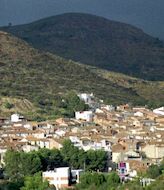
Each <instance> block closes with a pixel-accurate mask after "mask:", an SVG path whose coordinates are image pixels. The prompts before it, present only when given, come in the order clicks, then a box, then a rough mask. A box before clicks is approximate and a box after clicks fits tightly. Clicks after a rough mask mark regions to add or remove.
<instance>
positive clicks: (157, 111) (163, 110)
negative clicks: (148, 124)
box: [153, 106, 164, 115]
mask: <svg viewBox="0 0 164 190" xmlns="http://www.w3.org/2000/svg"><path fill="white" fill-rule="evenodd" d="M153 112H154V113H155V114H157V115H164V106H163V107H160V108H157V109H155V110H153Z"/></svg>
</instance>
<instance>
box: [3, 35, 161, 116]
mask: <svg viewBox="0 0 164 190" xmlns="http://www.w3.org/2000/svg"><path fill="white" fill-rule="evenodd" d="M97 72H98V73H99V74H97ZM105 72H106V71H103V72H102V73H101V70H96V71H95V70H93V69H91V68H90V67H86V66H84V65H81V64H79V63H75V62H72V61H66V60H64V59H62V58H60V57H57V56H55V55H52V54H50V53H43V52H40V51H38V50H36V49H34V48H32V47H31V46H29V45H28V44H27V43H26V42H24V41H22V40H20V39H18V38H16V37H13V36H12V35H9V34H7V33H4V32H0V76H1V80H0V86H1V88H0V95H1V97H4V96H6V97H15V98H18V99H20V98H21V99H24V98H26V99H28V100H29V101H30V102H33V106H31V107H29V110H28V112H37V113H38V114H43V115H48V114H50V115H53V114H55V112H54V110H55V109H56V108H55V107H54V105H55V101H56V99H57V98H58V97H59V96H61V95H62V94H64V93H65V92H67V91H69V90H72V89H73V90H76V91H78V92H93V93H95V94H96V96H98V97H100V98H103V99H106V100H107V101H108V102H110V103H115V104H120V103H125V102H132V103H141V102H142V103H146V101H145V99H146V98H147V97H145V96H144V95H139V93H138V91H136V89H135V88H133V85H131V87H130V88H127V85H126V82H127V81H128V80H129V77H126V76H124V77H125V80H124V85H123V83H122V82H121V81H120V80H121V77H120V76H122V75H119V74H118V76H119V78H120V79H119V81H120V82H119V81H117V74H116V75H115V74H113V73H110V72H107V73H106V74H105ZM110 75H113V76H112V77H110ZM106 76H108V77H106ZM132 80H136V83H138V84H140V80H137V79H132ZM144 83H146V85H147V86H148V89H149V82H144V81H143V85H144ZM155 84H156V86H157V87H158V86H159V85H158V83H155ZM144 87H145V86H144ZM141 90H142V89H141ZM140 94H141V93H140ZM143 94H144V93H143ZM158 96H159V97H160V98H161V99H162V101H163V97H162V94H161V91H159V93H158ZM148 99H149V101H151V100H152V98H151V97H150V98H148ZM40 100H47V101H48V102H49V105H48V106H45V107H42V109H43V110H44V112H42V111H41V110H40V108H39V107H38V102H39V101H40ZM11 102H12V101H11ZM155 102H156V103H157V104H160V103H161V102H160V101H159V98H157V97H156V99H155ZM38 110H39V111H38ZM11 111H14V110H11ZM28 114H30V113H28Z"/></svg>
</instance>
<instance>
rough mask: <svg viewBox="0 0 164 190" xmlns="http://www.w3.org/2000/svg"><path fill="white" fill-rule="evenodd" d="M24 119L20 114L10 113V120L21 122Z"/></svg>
mask: <svg viewBox="0 0 164 190" xmlns="http://www.w3.org/2000/svg"><path fill="white" fill-rule="evenodd" d="M23 120H24V117H23V116H22V115H19V114H17V113H15V114H12V115H11V122H13V123H14V122H21V121H23Z"/></svg>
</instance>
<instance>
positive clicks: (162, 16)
mask: <svg viewBox="0 0 164 190" xmlns="http://www.w3.org/2000/svg"><path fill="white" fill-rule="evenodd" d="M66 12H82V13H91V14H95V15H99V16H103V17H105V18H108V19H111V20H116V21H121V22H125V23H129V24H132V25H134V26H137V27H139V28H141V29H143V30H144V31H145V32H147V33H149V34H151V35H153V36H155V37H159V38H160V39H163V40H164V0H0V26H4V25H8V23H10V22H11V23H12V24H13V25H16V24H23V23H29V22H32V21H34V20H38V19H40V18H44V17H48V16H52V15H57V14H62V13H66Z"/></svg>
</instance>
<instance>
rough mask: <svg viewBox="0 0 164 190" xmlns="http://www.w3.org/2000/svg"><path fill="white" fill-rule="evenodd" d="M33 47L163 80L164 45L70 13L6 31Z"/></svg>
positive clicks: (130, 29)
mask: <svg viewBox="0 0 164 190" xmlns="http://www.w3.org/2000/svg"><path fill="white" fill-rule="evenodd" d="M3 30H6V31H8V32H11V33H13V34H14V35H16V36H18V37H20V38H22V39H24V40H26V41H27V42H28V43H31V44H32V45H33V46H34V47H36V48H39V49H41V50H45V51H49V52H51V53H55V54H57V55H59V56H62V57H65V58H67V59H72V60H75V61H79V62H81V63H84V64H89V65H92V66H98V67H99V68H103V69H108V70H110V71H115V72H121V73H124V74H128V75H131V76H135V77H139V78H143V79H148V80H164V44H163V42H161V41H160V40H158V39H156V38H153V37H151V36H149V35H147V34H145V33H144V32H143V31H142V30H140V29H138V28H135V27H133V26H131V25H127V24H123V23H119V22H114V21H110V20H107V19H104V18H101V17H98V16H94V15H89V14H80V13H69V14H63V15H58V16H54V17H49V18H46V19H42V20H39V21H37V22H33V23H31V24H27V25H21V26H13V27H7V28H3Z"/></svg>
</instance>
